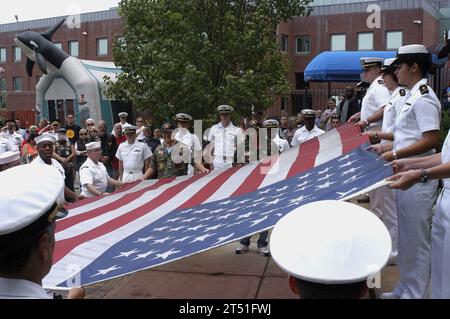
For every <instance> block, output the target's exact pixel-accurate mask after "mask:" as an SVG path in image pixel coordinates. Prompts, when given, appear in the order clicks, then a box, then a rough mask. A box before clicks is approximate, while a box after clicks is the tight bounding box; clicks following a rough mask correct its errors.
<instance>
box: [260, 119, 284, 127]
mask: <svg viewBox="0 0 450 319" xmlns="http://www.w3.org/2000/svg"><path fill="white" fill-rule="evenodd" d="M279 125H280V122H278V121H277V120H275V119H269V120H265V121H264V122H263V126H264V127H267V128H274V127H278V126H279Z"/></svg>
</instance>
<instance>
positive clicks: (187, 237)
mask: <svg viewBox="0 0 450 319" xmlns="http://www.w3.org/2000/svg"><path fill="white" fill-rule="evenodd" d="M191 237H192V236H185V237H183V238H179V239H177V240H174V241H173V243H181V242H183V241H185V240H186V239H189V238H191Z"/></svg>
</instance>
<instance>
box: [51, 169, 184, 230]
mask: <svg viewBox="0 0 450 319" xmlns="http://www.w3.org/2000/svg"><path fill="white" fill-rule="evenodd" d="M174 179H175V177H172V178H164V179H160V180H158V181H157V182H156V183H155V184H153V185H151V186H148V187H146V188H143V189H141V190H140V191H137V192H134V193H130V194H125V196H123V197H121V198H120V199H118V200H116V201H114V202H112V203H109V204H107V205H104V206H99V207H96V208H94V209H92V210H90V211H87V212H84V213H82V214H79V215H75V216H72V217H70V213H69V217H68V218H65V219H63V220H60V221H58V222H56V232H60V231H63V230H65V229H67V228H69V227H72V226H74V225H76V224H78V223H81V222H84V221H86V220H89V219H92V218H95V217H98V216H100V215H103V214H105V213H108V212H110V211H112V210H114V209H117V208H119V207H121V206H123V205H124V204H126V203H129V202H131V201H133V200H135V199H137V198H139V197H140V196H142V195H143V194H144V193H145V192H148V191H150V190H153V189H156V188H158V187H159V186H161V185H164V184H167V183H170V182H172V181H173V180H174Z"/></svg>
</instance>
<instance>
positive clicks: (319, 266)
mask: <svg viewBox="0 0 450 319" xmlns="http://www.w3.org/2000/svg"><path fill="white" fill-rule="evenodd" d="M270 251H271V254H272V257H273V259H274V261H275V262H276V264H277V265H278V266H279V267H280V268H281V269H282V270H284V271H285V272H287V273H288V274H290V275H291V276H294V277H296V278H298V279H301V280H304V281H308V282H313V283H319V284H329V285H332V284H346V283H356V282H361V281H365V280H366V279H367V278H368V277H370V276H371V275H373V274H375V273H377V272H378V271H379V270H380V269H381V268H383V267H384V266H385V265H386V263H387V261H388V259H389V255H390V253H391V237H390V236H389V232H388V230H387V229H386V227H385V226H384V224H383V222H382V221H381V220H380V219H379V218H378V217H376V216H375V215H374V214H373V213H371V212H370V211H368V210H366V209H365V208H363V207H360V206H358V205H355V204H352V203H347V202H343V201H337V200H325V201H318V202H312V203H309V204H306V205H304V206H301V207H298V208H297V209H295V210H293V211H292V212H290V213H289V214H287V215H286V216H284V217H283V218H281V219H280V220H279V221H278V223H277V224H276V225H275V227H274V229H273V231H272V235H271V238H270Z"/></svg>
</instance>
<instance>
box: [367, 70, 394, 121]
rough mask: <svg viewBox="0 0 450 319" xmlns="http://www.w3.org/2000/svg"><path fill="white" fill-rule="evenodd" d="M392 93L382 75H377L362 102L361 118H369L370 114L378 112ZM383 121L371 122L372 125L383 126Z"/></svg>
mask: <svg viewBox="0 0 450 319" xmlns="http://www.w3.org/2000/svg"><path fill="white" fill-rule="evenodd" d="M390 96H391V94H390V92H389V90H388V89H387V87H386V86H385V85H384V82H383V79H382V77H381V76H379V77H377V78H376V79H375V80H374V81H373V82H372V84H371V85H370V86H369V88H368V89H367V92H366V95H365V96H364V98H363V100H362V102H361V120H363V121H364V120H367V118H368V117H369V116H371V115H372V114H374V113H376V112H377V111H378V110H379V109H380V108H382V107H383V105H385V104H386V103H387V101H388V100H389V98H390ZM381 125H382V123H381V121H378V122H373V123H370V126H381Z"/></svg>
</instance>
